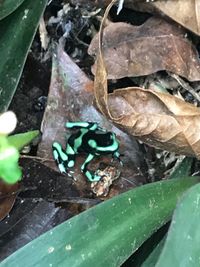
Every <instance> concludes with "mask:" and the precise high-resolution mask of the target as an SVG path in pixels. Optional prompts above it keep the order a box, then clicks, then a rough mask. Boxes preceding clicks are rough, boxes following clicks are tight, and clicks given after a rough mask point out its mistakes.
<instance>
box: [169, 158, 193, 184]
mask: <svg viewBox="0 0 200 267" xmlns="http://www.w3.org/2000/svg"><path fill="white" fill-rule="evenodd" d="M192 162H193V158H188V157H186V158H184V159H183V160H182V161H181V162H180V163H179V165H178V166H177V167H176V169H175V170H174V171H173V173H172V174H171V175H170V177H169V179H174V178H178V177H180V178H181V177H186V176H189V175H190V174H191V166H192Z"/></svg>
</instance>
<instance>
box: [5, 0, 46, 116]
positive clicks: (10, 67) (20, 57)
mask: <svg viewBox="0 0 200 267" xmlns="http://www.w3.org/2000/svg"><path fill="white" fill-rule="evenodd" d="M46 3H47V0H40V1H30V0H26V1H24V3H23V4H22V5H21V6H20V7H19V8H18V9H17V10H16V11H15V12H13V13H12V14H11V15H9V16H8V17H6V18H5V19H3V20H1V21H0V58H1V62H0V93H1V102H0V112H3V111H4V110H6V109H7V107H8V105H9V103H10V101H11V99H12V96H13V94H14V92H15V89H16V87H17V84H18V81H19V78H20V75H21V73H22V69H23V66H24V62H25V59H26V56H27V53H28V50H29V47H30V44H31V42H32V39H33V37H34V34H35V31H36V29H37V25H38V22H39V19H40V16H41V14H42V12H43V10H44V8H45V6H46Z"/></svg>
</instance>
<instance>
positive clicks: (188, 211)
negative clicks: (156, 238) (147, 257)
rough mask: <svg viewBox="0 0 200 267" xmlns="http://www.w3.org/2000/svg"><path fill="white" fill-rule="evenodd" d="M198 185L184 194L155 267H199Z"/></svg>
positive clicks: (199, 192) (199, 190)
mask: <svg viewBox="0 0 200 267" xmlns="http://www.w3.org/2000/svg"><path fill="white" fill-rule="evenodd" d="M199 244H200V184H198V185H195V186H194V187H192V188H191V189H190V190H188V191H187V193H186V194H184V197H183V199H182V201H181V202H180V203H179V204H178V206H177V208H176V210H175V213H174V215H173V219H172V223H171V226H170V230H169V233H168V237H167V240H166V243H165V246H164V249H163V251H162V254H161V256H160V259H159V261H158V263H157V264H156V267H169V266H176V267H179V266H180V267H182V266H184V267H197V266H200V250H199Z"/></svg>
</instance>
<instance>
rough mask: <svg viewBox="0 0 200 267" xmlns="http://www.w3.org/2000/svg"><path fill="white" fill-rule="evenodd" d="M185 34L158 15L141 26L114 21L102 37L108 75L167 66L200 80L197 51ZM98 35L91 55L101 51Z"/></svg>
mask: <svg viewBox="0 0 200 267" xmlns="http://www.w3.org/2000/svg"><path fill="white" fill-rule="evenodd" d="M184 35H185V32H184V31H183V30H182V29H180V28H178V27H176V26H175V25H173V24H171V23H168V22H166V21H164V20H163V19H158V18H155V17H153V18H150V19H149V20H147V21H146V22H145V23H144V24H143V25H141V26H133V25H130V24H127V23H122V22H118V23H111V24H110V25H108V26H107V27H106V28H105V30H104V37H103V53H104V60H105V64H106V69H107V71H108V79H119V78H123V77H135V76H142V75H148V74H151V73H154V72H157V71H160V70H167V71H170V72H172V73H176V74H178V75H180V76H183V77H185V78H187V79H188V80H190V81H197V80H200V61H199V58H198V53H197V51H196V50H195V48H194V47H193V45H192V44H191V42H189V41H188V40H187V39H186V38H185V37H184ZM98 37H99V35H96V37H94V39H93V40H92V42H91V44H90V47H89V50H88V52H89V54H90V55H97V53H98V41H99V40H98V39H99V38H98Z"/></svg>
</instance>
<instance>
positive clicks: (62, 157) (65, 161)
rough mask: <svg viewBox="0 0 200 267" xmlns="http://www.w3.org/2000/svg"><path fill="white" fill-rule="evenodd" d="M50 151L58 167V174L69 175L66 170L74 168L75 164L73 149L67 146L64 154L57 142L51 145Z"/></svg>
mask: <svg viewBox="0 0 200 267" xmlns="http://www.w3.org/2000/svg"><path fill="white" fill-rule="evenodd" d="M52 149H53V157H54V159H55V161H56V163H57V165H58V168H59V170H60V172H61V173H67V174H68V175H70V173H69V172H68V168H71V167H74V162H75V153H74V151H73V149H72V148H71V147H70V146H69V145H67V148H66V152H65V151H64V150H63V148H62V146H61V145H60V144H59V143H57V142H54V143H53V145H52ZM71 172H72V171H71ZM70 176H71V175H70Z"/></svg>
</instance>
